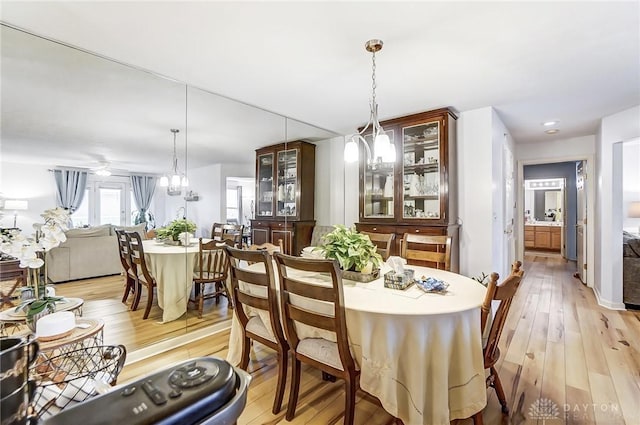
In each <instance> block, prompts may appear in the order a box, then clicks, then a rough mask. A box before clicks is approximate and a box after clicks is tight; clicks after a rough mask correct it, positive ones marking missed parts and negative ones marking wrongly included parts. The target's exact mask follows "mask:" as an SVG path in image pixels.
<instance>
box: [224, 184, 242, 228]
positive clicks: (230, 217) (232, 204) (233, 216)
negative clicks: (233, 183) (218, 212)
mask: <svg viewBox="0 0 640 425" xmlns="http://www.w3.org/2000/svg"><path fill="white" fill-rule="evenodd" d="M239 193H242V186H237V187H234V188H227V221H235V222H236V223H240V220H239V218H240V211H239V209H238V194H239Z"/></svg>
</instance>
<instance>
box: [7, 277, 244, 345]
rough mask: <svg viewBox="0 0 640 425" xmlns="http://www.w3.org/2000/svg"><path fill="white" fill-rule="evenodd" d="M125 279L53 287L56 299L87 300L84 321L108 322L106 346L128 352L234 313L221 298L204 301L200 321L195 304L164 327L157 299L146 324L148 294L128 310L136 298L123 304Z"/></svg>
mask: <svg viewBox="0 0 640 425" xmlns="http://www.w3.org/2000/svg"><path fill="white" fill-rule="evenodd" d="M123 279H124V278H123V277H122V276H120V275H114V276H106V277H99V278H92V279H83V280H76V281H71V282H65V283H59V284H55V285H53V286H54V288H55V290H56V295H59V296H65V297H76V298H82V299H83V300H84V305H83V307H82V310H83V311H82V313H83V314H82V315H83V317H86V318H99V319H102V320H104V322H105V326H104V331H103V338H104V339H103V342H104V344H105V345H117V344H122V345H124V346H125V347H126V348H127V351H128V352H133V351H135V350H138V349H140V348H143V347H147V346H149V345H150V344H153V343H157V342H160V341H165V340H167V339H170V338H174V337H178V336H183V335H185V333H187V332H192V331H196V330H199V329H202V328H204V327H207V326H211V325H214V324H217V323H220V322H222V321H226V320H229V319H231V315H232V310H231V309H227V301H226V299H225V298H224V297H222V298H221V300H220V303H219V304H218V305H216V303H215V300H213V299H210V300H206V301H205V305H204V311H203V315H202V318H201V319H199V318H198V314H197V311H196V309H195V306H194V304H192V303H190V304H189V306H188V307H187V312H186V314H184V315H183V316H182V317H180V318H179V319H177V320H174V321H172V322H168V323H162V309H161V308H160V307H158V298H157V296H156V295H154V300H153V304H152V307H151V312H150V314H149V317H148V318H147V319H146V320H143V319H142V316H143V314H144V309H145V306H146V303H147V296H148V295H147V291H146V289H144V290H143V293H142V296H141V298H140V304H139V306H138V308H137V310H136V311H131V310H130V308H129V306H130V305H131V300H132V298H133V297H132V296H131V295H130V296H129V299H128V300H127V303H126V304H124V303H122V294H123V292H124V280H123ZM154 292H155V291H154ZM20 330H26V327H22V329H18V331H20Z"/></svg>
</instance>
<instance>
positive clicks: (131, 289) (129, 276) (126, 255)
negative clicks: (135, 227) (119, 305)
mask: <svg viewBox="0 0 640 425" xmlns="http://www.w3.org/2000/svg"><path fill="white" fill-rule="evenodd" d="M115 232H116V237H117V241H118V254H119V256H120V263H121V264H122V270H123V272H124V277H125V287H124V294H123V295H122V302H123V303H126V302H127V298H129V294H134V298H135V285H136V277H135V275H134V272H133V267H132V266H131V262H132V260H131V252H130V251H129V241H128V239H127V235H125V231H124V230H121V229H115ZM132 306H133V303H132Z"/></svg>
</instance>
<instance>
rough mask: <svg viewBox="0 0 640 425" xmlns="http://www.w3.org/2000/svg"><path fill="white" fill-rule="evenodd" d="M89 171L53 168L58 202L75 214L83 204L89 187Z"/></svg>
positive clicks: (60, 205)
mask: <svg viewBox="0 0 640 425" xmlns="http://www.w3.org/2000/svg"><path fill="white" fill-rule="evenodd" d="M87 174H88V173H87V172H86V171H78V170H61V169H55V170H53V177H54V179H55V181H56V188H57V190H56V204H57V205H58V206H59V207H62V208H65V209H67V210H69V211H70V212H71V214H73V213H74V212H75V210H77V209H78V207H79V206H80V204H82V199H83V198H84V192H85V189H86V188H87Z"/></svg>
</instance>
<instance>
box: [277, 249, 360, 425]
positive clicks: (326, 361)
mask: <svg viewBox="0 0 640 425" xmlns="http://www.w3.org/2000/svg"><path fill="white" fill-rule="evenodd" d="M274 257H275V259H276V264H277V266H278V274H279V278H280V302H281V306H282V315H283V322H284V325H285V328H284V329H285V333H286V336H287V341H288V342H289V346H290V347H291V351H292V354H293V367H292V376H291V390H290V392H289V406H288V407H287V414H286V419H287V420H288V421H290V420H292V419H293V418H294V417H295V413H296V404H297V402H298V391H299V389H300V362H304V363H307V364H310V365H312V366H314V367H316V368H318V369H320V370H321V371H323V372H325V373H327V374H329V375H332V376H335V377H337V378H342V379H343V380H344V382H345V393H346V396H345V398H346V400H345V409H344V414H345V419H344V423H345V425H352V424H353V421H354V414H355V398H356V391H357V389H358V377H359V376H360V371H359V370H358V369H357V368H356V363H355V361H354V360H353V357H352V356H351V351H350V350H349V341H348V337H347V323H346V316H345V309H344V295H343V292H342V278H341V275H340V269H339V267H338V262H337V261H335V260H316V259H308V258H302V257H293V256H290V255H285V254H282V253H275V254H274ZM305 274H307V275H310V276H311V275H314V277H315V278H316V279H314V282H310V281H308V280H306V279H305V277H304V275H305ZM318 274H323V275H325V276H326V277H327V284H328V285H327V286H321V285H319V284H318V283H317V276H318ZM302 300H306V301H302ZM318 301H320V302H321V307H320V306H318V307H319V308H318V309H316V308H315V306H317V305H318V304H317V302H318ZM302 303H304V304H302ZM309 303H316V304H315V305H311V304H309ZM296 323H301V324H305V325H308V326H312V327H314V328H317V329H318V330H324V331H329V332H330V333H331V335H335V339H336V341H335V342H333V341H331V340H328V339H325V338H320V337H314V338H306V337H304V335H302V336H301V335H299V334H298V329H297V327H296Z"/></svg>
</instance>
